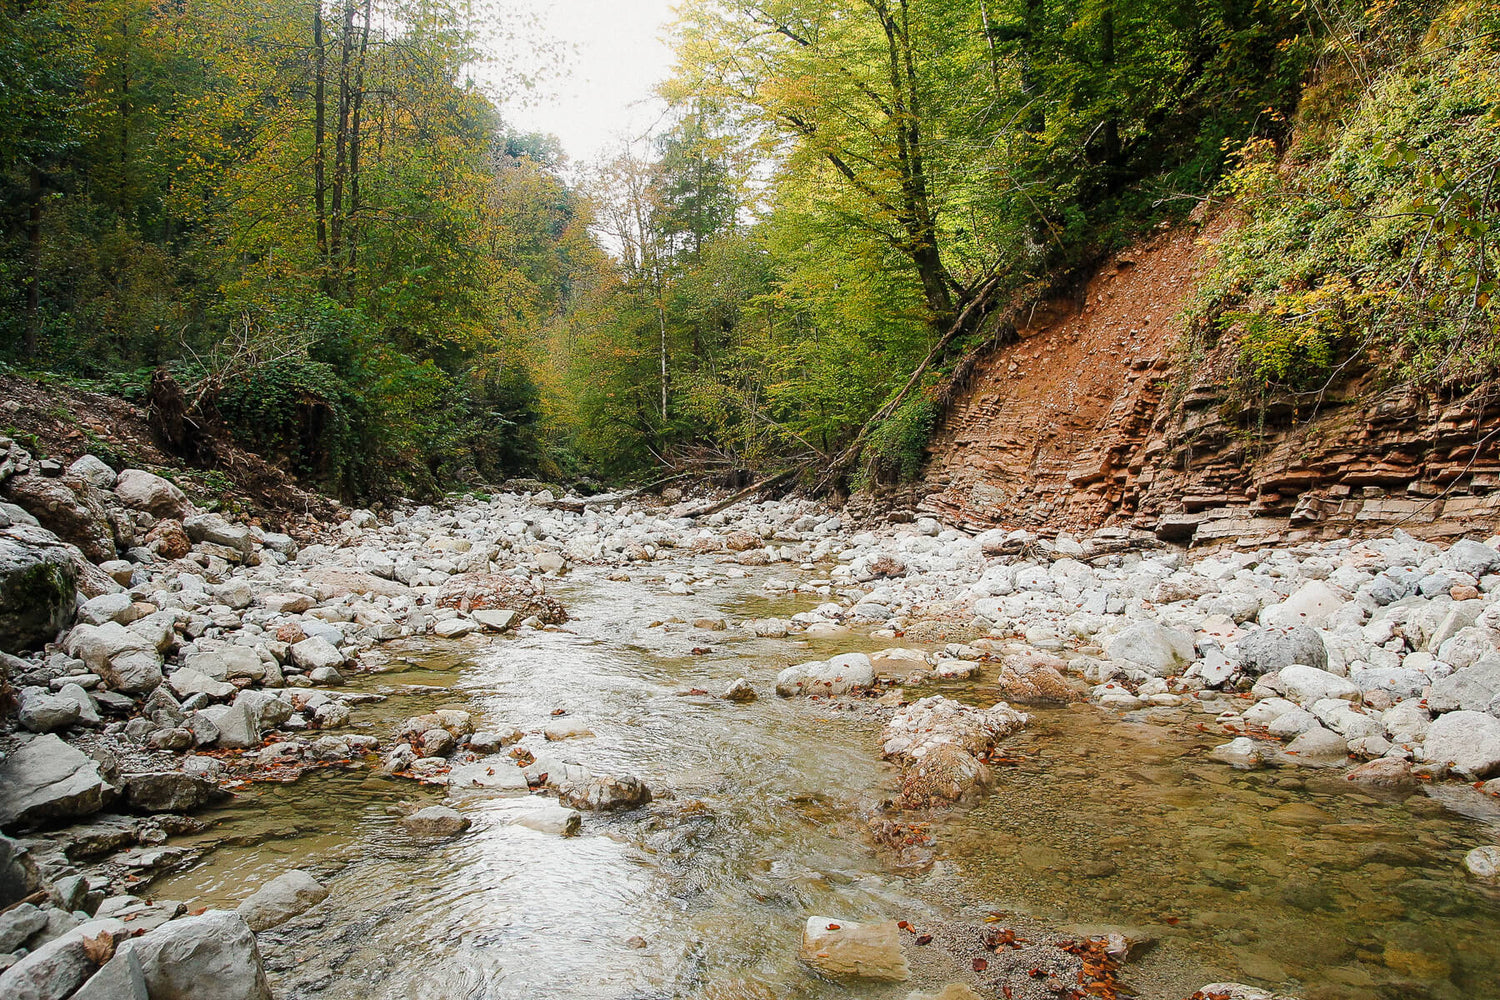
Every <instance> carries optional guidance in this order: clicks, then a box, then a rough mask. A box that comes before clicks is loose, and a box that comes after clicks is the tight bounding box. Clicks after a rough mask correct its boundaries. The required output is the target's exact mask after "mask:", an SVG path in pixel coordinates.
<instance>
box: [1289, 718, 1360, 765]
mask: <svg viewBox="0 0 1500 1000" xmlns="http://www.w3.org/2000/svg"><path fill="white" fill-rule="evenodd" d="M1286 754H1287V756H1288V757H1290V758H1291V759H1292V761H1293V762H1295V763H1297V764H1302V765H1306V766H1308V767H1324V766H1329V765H1333V764H1341V763H1343V762H1344V761H1346V760H1348V758H1349V741H1348V740H1346V739H1344V737H1342V736H1340V735H1339V734H1338V733H1334V732H1330V731H1329V730H1327V729H1324V728H1323V727H1322V726H1313V727H1312V728H1311V729H1308V730H1307V731H1306V732H1304V733H1303V734H1302V735H1301V736H1298V737H1297V738H1296V739H1294V740H1292V742H1290V743H1288V744H1287V746H1286Z"/></svg>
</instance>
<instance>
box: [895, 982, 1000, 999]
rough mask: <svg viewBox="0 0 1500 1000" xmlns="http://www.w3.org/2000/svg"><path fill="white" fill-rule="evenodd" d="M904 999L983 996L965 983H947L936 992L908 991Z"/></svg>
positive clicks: (973, 997)
mask: <svg viewBox="0 0 1500 1000" xmlns="http://www.w3.org/2000/svg"><path fill="white" fill-rule="evenodd" d="M906 1000H984V997H982V996H980V995H979V994H978V993H975V992H974V990H973V988H972V987H970V986H969V985H968V984H966V983H949V984H948V985H947V986H944V987H943V988H942V989H941V990H939V991H938V992H936V993H922V992H914V993H908V994H907V995H906Z"/></svg>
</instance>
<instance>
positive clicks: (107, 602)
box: [78, 594, 135, 625]
mask: <svg viewBox="0 0 1500 1000" xmlns="http://www.w3.org/2000/svg"><path fill="white" fill-rule="evenodd" d="M134 603H135V598H133V597H131V596H130V595H129V594H100V595H99V596H98V597H91V598H89V599H88V600H87V601H84V602H83V604H82V605H81V606H80V607H79V608H78V620H79V621H81V622H83V623H84V624H85V625H103V624H104V623H105V622H119V623H120V624H121V625H124V624H125V622H124V621H121V619H122V618H124V617H125V616H126V615H127V614H129V612H130V609H131V607H132V606H133V605H134Z"/></svg>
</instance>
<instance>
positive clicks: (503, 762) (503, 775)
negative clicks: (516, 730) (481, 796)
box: [448, 744, 529, 794]
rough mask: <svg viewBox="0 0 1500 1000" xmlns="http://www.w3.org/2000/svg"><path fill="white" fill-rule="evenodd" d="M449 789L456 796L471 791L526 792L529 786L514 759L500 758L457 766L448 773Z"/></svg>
mask: <svg viewBox="0 0 1500 1000" xmlns="http://www.w3.org/2000/svg"><path fill="white" fill-rule="evenodd" d="M471 746H472V744H471ZM448 787H449V788H450V789H452V790H453V792H454V793H455V794H456V793H458V792H462V791H468V790H471V789H482V790H485V791H509V792H525V791H527V789H528V787H529V786H528V785H527V783H526V774H525V772H524V771H522V770H521V769H520V768H519V767H517V766H516V762H515V761H514V760H513V759H511V758H509V757H498V758H492V759H490V760H479V761H475V762H474V763H472V764H459V765H456V766H455V767H453V769H452V770H450V771H449V772H448Z"/></svg>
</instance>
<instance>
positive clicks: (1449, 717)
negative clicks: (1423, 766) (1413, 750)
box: [1422, 711, 1500, 778]
mask: <svg viewBox="0 0 1500 1000" xmlns="http://www.w3.org/2000/svg"><path fill="white" fill-rule="evenodd" d="M1422 755H1423V758H1424V759H1425V760H1427V761H1428V762H1429V763H1443V764H1448V765H1449V766H1450V767H1453V768H1455V769H1457V770H1459V771H1463V772H1464V773H1466V774H1471V775H1473V776H1475V777H1478V778H1488V777H1491V776H1493V775H1495V774H1497V773H1500V719H1497V718H1495V717H1494V716H1493V715H1489V714H1488V713H1485V712H1465V711H1460V712H1449V713H1448V714H1446V715H1440V716H1438V717H1437V718H1436V719H1435V720H1433V722H1432V725H1431V726H1429V727H1428V729H1427V739H1426V741H1425V742H1424V743H1423V745H1422Z"/></svg>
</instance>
